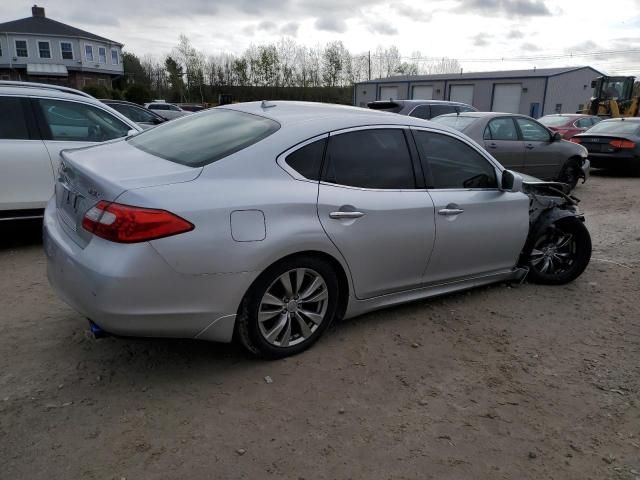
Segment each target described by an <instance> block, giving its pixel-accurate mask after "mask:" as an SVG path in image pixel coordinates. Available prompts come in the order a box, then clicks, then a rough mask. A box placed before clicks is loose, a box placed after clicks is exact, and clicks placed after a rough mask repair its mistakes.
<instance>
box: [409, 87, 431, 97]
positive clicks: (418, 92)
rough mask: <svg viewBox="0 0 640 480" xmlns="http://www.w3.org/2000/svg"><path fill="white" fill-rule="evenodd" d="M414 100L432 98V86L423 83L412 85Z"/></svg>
mask: <svg viewBox="0 0 640 480" xmlns="http://www.w3.org/2000/svg"><path fill="white" fill-rule="evenodd" d="M411 98H413V99H416V100H431V99H432V98H433V87H432V86H425V85H416V86H415V87H413V96H412V97H411Z"/></svg>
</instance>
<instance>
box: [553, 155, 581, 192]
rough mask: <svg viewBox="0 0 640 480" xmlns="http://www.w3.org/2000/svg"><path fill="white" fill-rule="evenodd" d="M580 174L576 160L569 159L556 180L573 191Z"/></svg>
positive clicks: (578, 163)
mask: <svg viewBox="0 0 640 480" xmlns="http://www.w3.org/2000/svg"><path fill="white" fill-rule="evenodd" d="M581 174H582V172H581V171H580V162H579V161H578V160H572V159H569V161H567V163H566V164H565V166H564V167H563V168H562V172H560V177H559V178H558V180H559V181H560V182H562V183H566V184H567V185H569V188H570V189H571V190H573V189H574V188H576V186H577V185H578V180H580V177H581Z"/></svg>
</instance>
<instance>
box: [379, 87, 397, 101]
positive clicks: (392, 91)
mask: <svg viewBox="0 0 640 480" xmlns="http://www.w3.org/2000/svg"><path fill="white" fill-rule="evenodd" d="M397 99H398V87H380V100H397Z"/></svg>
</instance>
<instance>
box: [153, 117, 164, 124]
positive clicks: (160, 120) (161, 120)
mask: <svg viewBox="0 0 640 480" xmlns="http://www.w3.org/2000/svg"><path fill="white" fill-rule="evenodd" d="M165 121H166V120H165V119H164V118H154V119H153V124H154V125H160V124H161V123H164V122H165Z"/></svg>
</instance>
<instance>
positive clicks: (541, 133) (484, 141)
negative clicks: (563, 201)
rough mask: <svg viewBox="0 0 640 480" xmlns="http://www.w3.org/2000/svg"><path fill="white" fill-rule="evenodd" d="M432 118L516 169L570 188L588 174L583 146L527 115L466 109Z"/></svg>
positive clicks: (507, 166) (587, 162) (504, 164)
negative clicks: (571, 141)
mask: <svg viewBox="0 0 640 480" xmlns="http://www.w3.org/2000/svg"><path fill="white" fill-rule="evenodd" d="M433 121H434V122H436V123H440V124H442V125H447V126H449V127H452V128H455V129H457V130H460V131H461V132H463V133H464V134H466V135H468V136H470V137H471V138H473V139H474V140H475V141H476V142H478V143H479V144H480V145H484V147H485V148H486V149H487V151H488V152H489V153H491V155H493V157H494V158H495V159H496V160H498V161H499V162H500V163H501V164H502V165H503V166H504V167H506V168H509V169H512V170H515V171H517V172H520V173H524V174H526V175H531V176H533V177H537V178H542V179H545V180H555V181H558V182H563V183H566V184H567V185H569V187H570V188H571V189H573V188H575V186H576V184H577V183H578V180H579V179H580V178H582V179H583V180H584V181H586V179H587V177H588V176H589V160H588V159H587V150H586V149H585V148H583V147H581V146H580V145H576V144H572V143H570V142H568V141H566V140H563V139H562V135H561V134H560V133H557V132H552V131H550V130H549V129H548V128H547V127H545V126H544V125H542V124H541V123H539V122H537V121H535V120H534V119H533V118H531V117H527V116H526V115H516V114H511V113H494V112H466V113H460V114H459V115H456V114H449V115H442V116H440V117H437V118H434V119H433Z"/></svg>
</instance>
